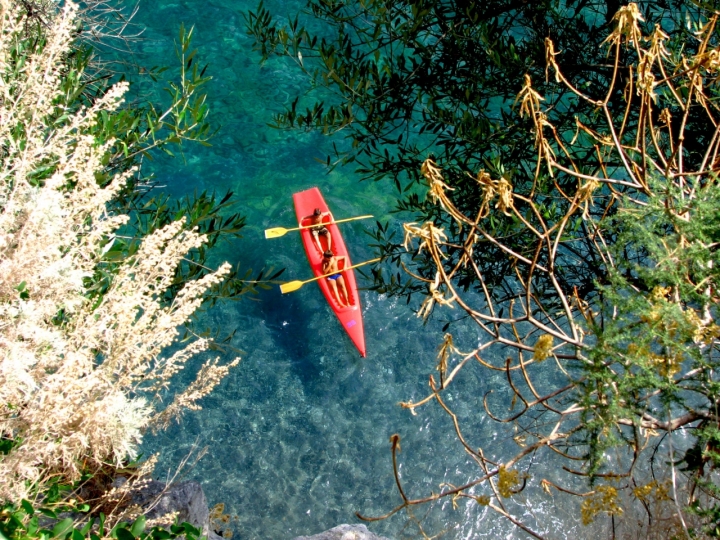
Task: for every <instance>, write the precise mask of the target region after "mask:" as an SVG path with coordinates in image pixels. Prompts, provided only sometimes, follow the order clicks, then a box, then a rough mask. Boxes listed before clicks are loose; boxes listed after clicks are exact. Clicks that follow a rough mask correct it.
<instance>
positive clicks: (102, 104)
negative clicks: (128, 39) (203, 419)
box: [0, 0, 238, 499]
mask: <svg viewBox="0 0 720 540" xmlns="http://www.w3.org/2000/svg"><path fill="white" fill-rule="evenodd" d="M19 4H20V3H19V2H14V1H12V0H0V164H1V167H0V499H15V498H17V497H23V496H26V495H27V493H28V492H29V490H30V489H31V486H32V485H33V484H35V485H37V484H38V483H42V482H43V481H45V480H47V479H49V478H51V477H53V478H57V477H58V476H59V477H62V478H66V479H68V480H73V479H77V478H78V477H79V475H80V473H81V471H87V470H92V469H93V467H96V466H100V465H101V464H103V463H107V462H113V463H115V464H119V463H121V462H122V461H123V460H125V459H127V458H128V457H130V458H132V457H133V456H135V454H136V448H137V445H138V443H139V442H140V440H141V436H142V433H143V430H144V429H145V428H147V427H149V426H151V425H153V424H154V425H156V426H159V427H162V426H163V425H167V423H168V422H170V421H171V420H172V419H173V418H175V417H177V415H178V414H179V413H180V412H181V410H182V409H183V408H197V407H198V406H197V404H196V402H197V400H198V399H199V398H201V397H202V396H204V395H206V394H207V393H208V392H210V390H211V389H212V388H213V387H214V386H215V385H217V383H218V382H219V381H220V379H221V378H222V377H223V376H224V375H225V374H226V373H227V371H228V369H229V368H230V367H232V366H234V365H236V364H237V362H238V360H235V361H234V362H232V363H231V364H229V365H226V366H219V365H217V361H216V360H214V361H209V362H208V363H206V364H205V365H204V366H203V367H202V368H201V370H200V372H199V374H198V377H197V380H196V381H195V382H194V383H192V384H191V385H190V386H189V387H188V388H187V389H186V390H185V391H184V392H182V393H181V394H179V395H178V396H176V397H175V399H174V401H173V402H171V403H170V404H166V405H164V406H162V407H160V405H159V404H160V401H159V399H158V396H159V393H160V392H162V391H164V390H165V389H167V386H168V382H169V380H170V378H171V377H172V375H173V374H175V373H176V372H177V371H178V370H180V369H182V367H183V365H184V363H185V362H186V361H187V360H188V359H189V358H190V357H191V356H193V355H194V354H197V353H198V352H200V351H203V350H204V349H205V348H206V347H207V342H206V341H204V340H202V339H200V340H197V341H195V342H191V343H189V344H188V345H186V346H185V347H184V348H182V349H180V350H177V349H174V351H175V352H174V353H173V354H171V355H165V354H164V351H165V350H166V349H167V348H168V346H170V345H171V344H173V342H174V341H175V340H176V338H177V337H178V327H180V326H181V325H183V324H184V323H185V322H187V321H188V320H189V319H190V317H191V316H192V314H193V312H194V311H195V310H196V309H197V308H198V307H199V305H200V304H201V302H202V300H203V297H204V295H205V293H206V292H207V291H208V289H209V288H211V287H213V286H214V285H216V284H218V283H219V282H220V281H221V280H222V279H223V277H224V276H225V275H227V274H228V273H229V272H230V266H229V265H228V264H227V263H226V264H223V265H222V266H221V267H220V268H219V269H218V270H217V271H215V272H212V273H208V274H207V275H204V276H203V277H202V278H200V279H197V280H195V281H189V282H187V283H186V284H185V285H184V287H183V288H182V290H181V291H180V292H179V293H177V294H175V295H173V299H172V301H168V300H167V295H166V291H167V290H168V288H169V287H170V286H171V284H172V282H173V279H174V277H175V273H176V270H177V268H178V265H179V264H180V262H181V260H182V258H183V257H184V256H185V255H186V254H187V253H188V251H190V250H193V249H197V248H198V247H200V246H201V245H202V244H203V242H204V240H205V236H204V235H202V234H199V233H198V232H197V231H196V230H187V228H186V227H185V223H184V221H183V220H180V221H176V222H173V223H171V224H169V225H167V226H164V227H162V228H160V229H158V230H156V231H155V232H153V233H152V234H150V235H149V236H147V237H146V238H145V239H144V240H143V242H142V245H141V247H140V248H139V249H138V250H137V252H136V253H134V254H133V255H132V256H131V257H129V258H127V259H125V260H124V261H123V262H122V263H121V264H120V265H115V266H113V272H112V279H111V282H110V284H109V287H108V289H107V291H106V292H105V293H104V294H102V295H100V296H98V295H92V300H91V299H90V298H91V295H89V294H87V289H86V287H87V280H88V279H90V278H91V277H92V276H93V274H94V272H95V271H96V269H97V267H98V265H99V264H101V258H102V254H103V252H104V251H107V250H108V249H110V247H111V246H112V243H113V238H114V237H113V234H114V233H115V231H117V230H118V228H119V227H122V226H123V224H125V223H126V222H127V220H128V217H127V216H125V215H113V214H112V213H111V212H109V211H108V204H109V202H110V201H111V200H112V199H113V196H114V195H115V194H116V193H118V191H119V190H120V189H121V188H122V187H123V186H124V185H125V184H126V183H127V181H128V179H129V178H130V175H132V174H133V173H134V171H133V170H132V169H130V170H128V171H125V172H122V173H118V174H116V175H115V177H114V178H113V179H112V180H111V181H110V182H109V183H103V186H104V187H100V186H99V184H98V181H97V180H96V178H97V175H99V174H100V173H101V171H104V161H103V160H104V158H105V156H106V154H107V152H108V149H109V147H110V146H111V145H112V144H114V142H115V141H105V142H103V143H100V142H98V140H97V139H96V137H93V136H92V135H90V133H91V131H92V128H93V126H94V125H95V123H96V121H97V119H98V118H99V117H100V116H101V115H102V114H103V113H112V112H113V111H115V110H116V109H117V108H118V107H120V106H121V104H122V101H123V95H124V94H125V92H126V90H127V83H119V84H117V85H115V86H113V87H112V88H111V89H110V90H109V91H107V92H106V93H105V95H104V96H103V97H102V98H101V99H98V100H96V101H95V102H94V103H93V104H92V105H91V106H88V107H80V108H78V107H77V106H76V107H73V108H72V109H71V108H68V109H67V111H65V110H62V107H66V105H63V104H64V103H65V101H66V100H65V99H63V98H64V96H63V91H64V90H63V88H64V87H63V84H62V82H63V77H64V76H65V74H66V71H67V64H66V58H67V55H68V52H69V50H70V47H71V45H72V40H73V32H74V31H75V29H76V28H77V23H76V21H75V16H76V7H75V6H74V5H73V4H71V3H67V2H66V3H64V4H63V7H62V8H61V10H60V11H59V12H58V13H57V14H56V15H54V16H53V17H52V18H51V19H49V20H48V21H46V22H47V26H46V27H45V28H44V29H43V30H42V39H40V40H35V41H34V42H35V43H39V45H36V47H35V49H34V50H32V51H30V53H28V54H25V53H24V52H23V50H24V48H27V47H28V45H27V44H28V42H29V41H31V40H28V32H32V31H34V30H32V28H33V27H32V25H30V24H28V20H27V16H26V14H25V13H24V12H23V11H22V9H21V7H20V6H19ZM29 29H30V30H29ZM58 118H62V121H59V120H58ZM48 167H50V169H51V170H52V174H51V175H50V176H49V177H47V178H45V179H44V180H41V181H38V180H37V179H36V176H37V171H38V170H41V169H45V168H48Z"/></svg>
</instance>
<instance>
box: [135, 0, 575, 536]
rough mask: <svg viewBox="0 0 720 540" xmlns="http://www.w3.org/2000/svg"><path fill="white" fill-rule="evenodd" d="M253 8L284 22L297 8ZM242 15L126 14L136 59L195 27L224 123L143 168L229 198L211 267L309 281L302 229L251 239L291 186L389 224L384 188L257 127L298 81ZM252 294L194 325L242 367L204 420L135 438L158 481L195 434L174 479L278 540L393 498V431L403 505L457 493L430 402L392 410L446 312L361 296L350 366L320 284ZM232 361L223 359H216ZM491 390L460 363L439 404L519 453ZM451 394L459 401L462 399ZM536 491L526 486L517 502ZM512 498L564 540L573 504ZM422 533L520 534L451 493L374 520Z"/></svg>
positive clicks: (421, 371)
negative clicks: (494, 413)
mask: <svg viewBox="0 0 720 540" xmlns="http://www.w3.org/2000/svg"><path fill="white" fill-rule="evenodd" d="M266 5H267V6H268V7H269V8H270V9H271V10H272V11H275V12H278V13H286V14H288V15H290V14H292V13H294V12H295V11H296V9H297V7H298V4H297V3H280V2H272V3H271V2H267V3H266ZM254 7H255V3H254V1H253V2H249V3H248V2H239V1H234V2H233V1H230V0H203V1H202V2H201V1H200V0H180V1H169V0H162V1H161V2H147V1H143V2H141V4H140V12H139V14H138V16H137V18H136V22H137V23H138V24H140V25H142V26H144V27H146V31H145V34H144V41H142V42H140V43H138V44H137V45H136V49H137V50H138V61H139V62H140V63H141V64H142V63H145V64H146V65H156V64H160V65H162V64H166V65H174V64H173V61H174V57H173V43H174V40H176V39H177V37H176V36H177V32H178V28H179V26H180V23H185V25H186V26H191V25H193V24H194V25H195V40H194V44H195V46H196V47H197V48H198V49H199V56H200V58H201V61H207V62H209V64H210V65H209V68H208V73H209V74H211V75H212V76H213V77H214V80H213V81H212V83H211V84H210V87H209V93H210V105H211V107H212V111H213V113H212V118H213V120H214V121H215V122H216V123H218V124H220V125H221V126H222V129H221V131H220V132H219V134H218V135H217V137H216V138H215V140H214V141H213V147H212V148H202V147H200V146H192V147H188V148H186V154H185V156H186V162H185V163H184V164H183V163H182V162H181V161H180V160H168V159H158V160H156V161H155V162H153V163H150V164H148V167H149V168H150V169H152V170H153V171H154V172H155V173H156V174H157V176H158V179H159V181H160V184H162V185H166V186H167V190H168V191H170V192H172V193H174V194H178V195H179V194H183V193H192V192H193V191H196V190H197V191H200V190H204V189H208V190H213V189H214V190H217V191H219V192H224V191H225V190H227V189H232V190H233V191H234V192H235V200H236V201H237V209H238V210H239V211H241V212H242V213H243V214H245V215H246V216H247V217H248V226H247V227H246V229H245V231H244V233H245V235H244V238H243V239H241V240H239V241H237V242H234V243H232V244H226V245H223V246H221V247H220V248H219V250H218V253H217V257H218V259H226V260H229V261H230V262H232V263H233V264H236V263H237V262H240V263H241V264H242V265H243V266H244V267H251V268H253V269H255V270H258V269H259V268H261V267H264V266H275V267H285V268H287V270H286V272H285V274H284V276H283V277H284V278H285V279H288V280H290V279H303V278H308V277H311V274H310V270H309V268H308V266H307V262H306V259H305V254H304V251H303V249H302V246H301V243H300V241H299V237H298V236H296V235H293V234H288V235H286V236H285V237H282V238H279V239H275V240H272V241H270V240H265V239H264V238H263V230H264V229H265V228H268V227H273V226H286V227H290V226H293V224H294V221H295V219H294V211H293V207H292V199H291V195H292V193H293V192H295V191H299V190H302V189H306V188H308V187H311V186H314V185H316V186H318V187H320V189H321V191H322V192H323V194H324V196H325V199H326V201H327V203H328V205H329V206H330V208H331V210H333V212H334V214H335V216H336V217H337V218H343V217H349V216H353V215H359V214H365V213H373V214H375V216H376V217H377V218H379V219H382V220H384V221H385V220H395V219H396V217H395V215H391V214H390V213H389V212H390V210H391V209H392V205H393V200H394V197H393V189H394V188H392V187H391V186H390V185H383V184H373V183H368V182H364V183H359V181H358V177H357V176H356V175H355V174H354V173H353V172H352V170H350V169H348V168H346V169H340V170H336V171H334V172H332V173H330V174H328V173H327V171H326V170H325V169H324V167H323V166H322V164H321V163H318V161H317V160H316V158H317V159H320V160H324V159H325V157H326V155H327V152H328V150H329V148H330V141H329V140H328V139H326V138H323V137H321V136H319V135H316V134H311V133H302V132H282V131H276V130H272V129H270V128H268V127H267V126H266V123H267V122H269V121H270V119H271V114H272V113H273V112H274V111H279V110H280V109H281V108H282V106H283V105H284V104H286V103H288V102H289V100H291V99H292V97H293V96H295V95H296V94H297V93H299V92H302V91H303V90H304V88H305V86H304V81H303V79H302V78H301V77H300V76H299V73H298V71H297V70H294V69H292V66H291V65H290V64H288V63H287V62H286V61H279V60H274V61H270V62H268V63H267V64H266V65H264V66H260V65H259V64H258V55H257V54H256V53H254V52H253V51H252V50H251V41H250V39H249V38H248V37H247V36H246V35H245V31H244V21H243V18H242V16H241V12H242V11H244V10H247V9H250V8H254ZM395 225H396V226H398V227H399V224H398V223H396V224H395ZM371 226H372V224H370V223H351V224H346V225H344V226H343V233H344V236H345V241H346V244H347V245H348V248H349V250H350V253H351V256H352V259H353V261H354V262H359V261H362V260H365V259H369V258H372V257H373V256H374V254H373V252H372V250H371V249H370V248H369V247H368V243H369V237H368V236H367V235H366V234H365V233H364V230H365V227H371ZM362 284H363V280H362V278H361V279H360V285H361V286H362ZM366 285H367V283H366ZM255 300H256V301H252V300H248V299H244V300H242V301H241V302H237V303H228V304H224V305H220V306H217V307H216V308H214V309H212V310H211V311H210V312H209V313H208V314H207V315H206V317H205V322H207V323H208V324H209V325H210V326H212V327H219V328H221V329H223V330H224V331H227V332H229V331H231V330H233V329H235V328H237V333H236V335H235V337H234V339H233V341H232V345H233V346H234V347H236V348H238V349H240V350H242V353H241V354H240V356H241V357H242V362H241V364H240V365H239V366H238V367H237V368H236V369H235V370H234V371H233V372H232V373H231V374H230V376H229V377H228V378H227V379H226V380H225V381H224V382H223V384H222V385H221V386H220V387H219V388H218V389H217V390H216V391H215V392H214V393H213V394H212V395H211V396H209V397H207V398H206V399H204V400H203V401H202V406H203V410H201V411H197V412H189V413H187V414H186V415H185V417H184V420H183V422H182V424H179V425H176V426H173V427H172V428H170V429H169V430H168V431H166V432H164V433H161V434H159V435H157V436H155V437H149V438H148V439H147V444H146V447H147V450H152V451H157V450H160V451H161V452H162V454H161V465H160V466H159V467H158V470H157V472H158V475H159V476H162V475H163V474H164V473H165V472H167V471H172V470H173V469H174V467H176V466H177V464H178V463H179V462H180V460H181V459H182V458H183V457H184V456H185V455H186V454H187V452H188V451H189V449H190V447H191V445H192V444H193V442H194V441H195V440H196V439H197V438H199V442H200V444H201V445H208V446H209V454H208V455H207V456H206V457H204V458H203V459H202V460H201V461H200V462H199V463H198V464H197V465H196V466H195V468H194V469H193V470H192V471H191V472H189V473H188V475H187V478H191V479H196V480H198V481H201V482H202V483H203V486H204V488H205V491H206V493H207V495H208V498H209V500H210V502H211V504H216V503H219V502H223V503H225V508H226V511H228V512H229V513H230V514H235V515H237V516H238V518H237V520H236V521H234V522H233V523H232V528H233V529H234V538H236V539H278V540H280V539H290V538H293V537H294V536H297V535H301V534H314V533H317V532H320V531H322V530H325V529H328V528H330V527H333V526H335V525H338V524H341V523H355V522H357V521H358V520H357V518H355V516H354V512H356V511H360V512H362V513H364V514H367V515H377V514H382V513H384V512H386V511H388V510H390V509H391V508H392V507H394V506H395V505H396V504H398V503H399V502H400V498H399V496H398V494H397V491H396V488H395V485H394V480H393V477H392V467H391V456H390V446H389V442H388V439H389V437H390V435H391V434H393V433H399V434H400V435H401V436H402V453H401V454H400V461H401V463H402V466H401V472H402V478H403V481H404V482H405V488H406V490H407V492H408V494H409V495H410V496H411V497H421V496H425V495H428V494H430V492H432V491H435V492H437V491H439V489H440V484H441V483H443V482H447V483H453V484H461V483H463V482H465V481H467V480H468V479H470V478H472V477H473V475H475V474H476V473H477V472H478V471H477V469H476V467H475V466H474V465H473V464H472V462H471V461H470V460H469V459H468V458H467V456H466V454H465V453H464V452H463V451H462V447H461V446H460V444H459V443H458V442H457V441H456V438H455V436H454V433H453V431H452V425H451V423H450V420H449V419H448V418H447V417H446V416H444V415H442V414H441V413H440V412H439V411H438V409H437V407H433V406H427V407H426V408H424V409H419V410H418V415H417V416H413V415H411V414H410V413H409V412H408V411H406V410H403V409H401V408H400V407H398V406H397V403H398V402H400V401H406V400H412V399H419V398H421V397H424V396H425V394H426V391H427V388H428V386H427V380H428V375H429V374H430V373H434V365H435V355H436V348H437V346H438V344H439V342H440V341H441V337H442V333H441V332H440V328H441V326H442V325H443V324H444V320H439V321H436V322H431V323H429V324H428V325H427V326H423V325H422V322H421V321H419V320H418V319H417V318H416V317H415V316H414V314H413V312H412V310H411V307H409V306H406V305H405V303H404V301H401V302H398V301H397V300H395V299H388V298H386V297H383V296H378V295H376V294H374V293H370V292H367V291H364V292H361V302H362V305H363V310H364V318H365V329H366V339H367V349H368V357H367V358H365V359H361V358H359V357H358V355H357V353H356V351H355V349H354V347H353V346H352V344H351V342H350V341H349V339H347V338H346V336H345V334H344V332H343V330H342V328H341V327H340V325H339V324H338V322H337V320H336V319H335V317H334V316H333V314H332V312H331V311H330V309H329V308H328V306H327V304H326V302H325V301H324V299H323V297H322V295H321V294H320V292H319V290H318V289H317V287H316V286H314V285H307V286H305V287H303V288H302V289H301V290H299V291H298V292H296V293H293V294H291V295H287V296H282V295H281V294H280V292H279V290H278V289H277V287H275V288H273V290H271V291H263V292H261V294H259V295H258V296H257V297H256V298H255ZM452 315H453V313H448V314H446V315H445V316H452ZM455 340H456V344H457V345H458V346H459V347H460V348H461V349H466V350H469V349H472V348H473V347H475V346H477V344H478V340H479V336H478V334H477V331H476V329H475V328H472V327H466V328H462V327H459V328H457V330H456V332H455ZM232 356H233V354H232V353H228V354H226V355H224V357H225V359H226V360H229V359H231V358H232ZM200 360H201V359H198V360H197V361H196V362H195V364H198V363H199V362H200ZM494 380H495V379H493V378H492V377H489V376H488V374H487V373H486V372H481V371H479V370H477V369H475V368H474V367H470V368H469V369H466V370H465V372H464V373H463V375H462V377H460V379H459V380H458V381H457V385H456V386H457V394H456V396H458V397H457V399H456V401H455V402H451V403H453V405H454V406H455V407H456V410H457V412H458V414H459V415H460V417H461V419H462V420H463V422H464V426H466V429H467V430H468V432H467V433H466V435H467V437H468V439H469V440H470V441H471V444H473V445H478V446H479V445H484V446H485V447H486V448H488V447H489V448H491V449H492V450H493V454H495V455H499V454H500V453H501V452H502V450H503V449H504V448H506V447H507V446H506V445H509V447H510V448H512V449H513V450H515V451H516V450H517V447H516V446H515V444H514V443H513V442H512V440H511V436H512V433H510V432H503V431H501V430H500V428H499V427H498V425H496V424H494V423H493V422H492V421H491V420H490V419H489V418H487V417H486V416H485V415H484V412H483V410H482V402H481V399H482V395H483V394H484V393H485V391H486V390H487V389H489V388H491V387H492V386H493V381H494ZM460 395H464V396H465V399H466V400H467V399H468V396H470V398H469V399H470V401H460V398H459V396H460ZM490 443H492V445H494V446H492V445H490ZM487 445H490V446H487ZM535 491H536V490H535V488H533V487H532V486H531V487H530V488H528V492H529V493H530V494H532V493H535ZM482 493H485V491H484V490H483V489H479V490H478V491H477V494H482ZM518 502H519V504H520V506H521V507H517V508H516V509H519V513H520V514H521V515H524V516H525V517H526V518H527V519H529V520H530V521H532V520H533V517H532V515H533V513H540V514H543V513H545V511H546V510H545V507H547V508H551V509H552V512H553V513H554V514H555V515H556V517H555V518H554V519H553V520H551V521H549V522H548V523H546V526H551V525H552V524H553V523H555V524H557V523H560V522H563V523H564V525H563V528H564V529H565V531H566V533H567V534H568V536H577V534H578V532H577V531H576V530H575V529H574V526H575V525H570V523H571V522H574V521H575V519H574V518H573V517H572V516H571V515H570V512H571V511H572V510H568V511H567V513H566V514H563V512H562V511H561V510H558V509H557V508H553V507H552V500H550V499H547V505H544V504H540V505H537V506H534V507H533V508H524V507H522V505H524V504H525V498H524V497H520V498H519V501H518ZM544 506H545V507H544ZM418 523H422V526H423V527H424V528H425V529H426V530H427V533H428V534H429V535H432V534H437V533H439V532H441V531H445V533H444V534H443V535H442V538H447V539H455V538H481V537H487V538H496V537H499V536H503V537H508V535H509V537H513V536H517V537H523V535H522V534H520V533H518V532H517V530H515V529H514V528H513V526H512V525H511V524H509V523H507V522H506V521H503V520H499V519H497V518H496V517H494V516H490V515H488V514H487V509H486V508H480V507H478V506H477V505H476V504H475V503H474V502H472V501H471V502H464V501H461V502H460V504H459V508H458V510H453V509H452V508H451V504H450V502H449V501H443V502H442V503H439V504H437V505H434V506H430V507H422V508H417V509H416V510H414V513H413V515H412V516H409V515H408V514H406V513H400V514H398V515H396V516H394V517H393V518H391V519H389V520H386V521H381V522H378V523H373V524H370V528H371V529H372V530H374V531H375V532H377V533H379V534H385V535H387V536H390V537H392V538H418V537H421V533H420V530H419V528H418ZM555 532H557V531H555ZM587 532H588V531H587V530H584V531H583V532H582V533H581V534H585V533H587ZM553 536H556V535H555V534H553Z"/></svg>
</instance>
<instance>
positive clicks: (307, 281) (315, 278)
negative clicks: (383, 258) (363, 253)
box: [302, 257, 380, 285]
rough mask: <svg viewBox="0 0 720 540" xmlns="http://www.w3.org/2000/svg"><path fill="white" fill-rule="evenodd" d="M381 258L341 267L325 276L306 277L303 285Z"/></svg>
mask: <svg viewBox="0 0 720 540" xmlns="http://www.w3.org/2000/svg"><path fill="white" fill-rule="evenodd" d="M379 260H380V257H378V258H377V259H372V260H370V261H365V262H361V263H357V264H353V265H352V266H348V267H347V268H342V269H340V270H338V271H336V272H330V273H329V274H325V275H324V276H317V277H314V278H312V279H306V280H305V281H303V282H302V283H303V285H305V284H306V283H310V282H311V281H317V280H318V279H322V278H324V277H330V276H334V275H335V274H342V273H343V272H345V271H346V270H352V269H353V268H357V267H358V266H364V265H366V264H370V263H374V262H378V261H379Z"/></svg>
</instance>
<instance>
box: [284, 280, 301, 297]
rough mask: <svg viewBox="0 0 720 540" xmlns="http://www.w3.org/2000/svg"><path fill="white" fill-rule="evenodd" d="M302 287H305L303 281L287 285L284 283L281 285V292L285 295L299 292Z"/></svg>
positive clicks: (290, 282)
mask: <svg viewBox="0 0 720 540" xmlns="http://www.w3.org/2000/svg"><path fill="white" fill-rule="evenodd" d="M302 286H303V282H302V281H288V282H287V283H283V284H282V285H280V292H281V293H283V294H285V293H289V292H293V291H297V290H298V289H299V288H300V287H302Z"/></svg>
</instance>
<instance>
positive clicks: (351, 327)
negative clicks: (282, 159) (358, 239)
mask: <svg viewBox="0 0 720 540" xmlns="http://www.w3.org/2000/svg"><path fill="white" fill-rule="evenodd" d="M293 201H294V202H295V213H296V214H297V219H298V223H299V224H300V225H301V226H302V225H309V224H310V220H309V219H306V218H307V217H308V216H310V215H311V214H312V213H313V211H314V210H315V209H316V208H319V209H320V211H321V212H328V207H327V204H325V200H324V199H323V197H322V195H321V194H320V190H319V189H318V188H316V187H314V188H311V189H308V190H306V191H301V192H300V193H295V194H294V195H293ZM329 221H331V219H330V216H324V217H323V222H324V223H327V222H329ZM325 227H326V228H327V230H328V231H329V232H330V236H331V237H332V252H333V254H334V255H336V256H338V255H344V256H345V257H346V259H345V262H344V264H343V263H342V262H340V263H338V267H339V268H340V270H341V272H340V273H341V274H342V276H343V278H344V280H345V287H346V288H347V291H348V304H349V305H348V307H341V306H340V303H339V302H338V300H337V298H335V296H334V294H333V292H332V290H331V288H330V285H329V283H328V278H323V279H320V280H318V284H319V285H320V290H321V291H322V293H323V294H324V295H325V299H326V300H327V302H328V304H330V307H331V308H332V310H333V311H334V312H335V315H337V318H338V319H339V320H340V324H342V326H343V328H344V329H345V331H346V332H347V333H348V335H349V336H350V339H351V340H352V342H353V343H354V344H355V346H356V347H357V349H358V351H360V355H361V356H363V357H364V356H365V331H364V330H363V320H362V310H361V309H360V297H358V293H357V284H356V283H355V271H354V270H348V271H346V272H343V271H342V269H343V268H347V267H349V266H352V263H351V262H350V256H349V255H348V252H347V248H346V247H345V242H344V241H343V238H342V236H341V235H340V230H339V229H338V226H337V225H336V224H334V223H332V224H330V225H325ZM300 235H301V236H302V241H303V245H304V246H305V253H307V258H308V261H310V268H312V271H313V273H314V274H315V276H316V277H317V276H322V275H323V270H322V260H323V258H322V253H320V251H318V248H317V245H316V244H315V240H314V238H313V234H312V232H310V229H301V230H300ZM318 238H319V239H320V243H321V245H322V248H323V251H324V250H326V249H327V238H326V237H325V236H323V235H322V234H320V235H318Z"/></svg>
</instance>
